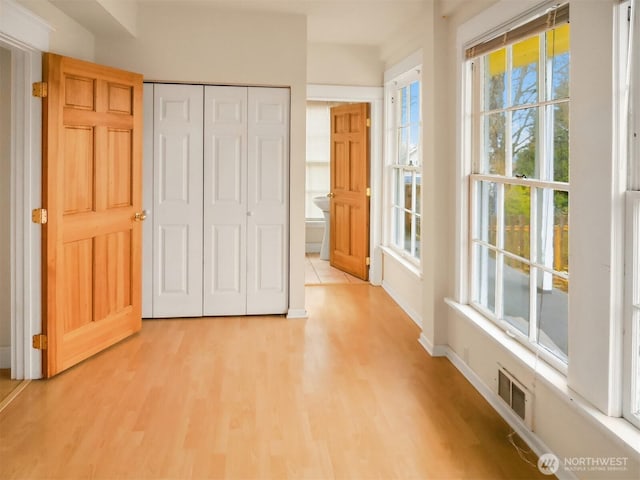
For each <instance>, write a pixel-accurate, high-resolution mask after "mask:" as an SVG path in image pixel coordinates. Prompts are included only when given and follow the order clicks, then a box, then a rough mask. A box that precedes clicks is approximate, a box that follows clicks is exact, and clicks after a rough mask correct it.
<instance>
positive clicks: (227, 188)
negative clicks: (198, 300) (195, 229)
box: [203, 86, 247, 315]
mask: <svg viewBox="0 0 640 480" xmlns="http://www.w3.org/2000/svg"><path fill="white" fill-rule="evenodd" d="M204 104H205V107H204V108H205V113H204V115H205V120H204V138H205V140H204V142H205V143H204V185H205V188H204V232H205V235H204V258H203V261H204V298H203V311H204V315H244V314H245V313H246V291H247V283H246V269H247V263H246V260H247V257H246V253H245V252H246V248H247V244H246V238H247V188H246V179H247V118H246V117H247V113H246V112H247V88H246V87H217V86H207V87H205V102H204Z"/></svg>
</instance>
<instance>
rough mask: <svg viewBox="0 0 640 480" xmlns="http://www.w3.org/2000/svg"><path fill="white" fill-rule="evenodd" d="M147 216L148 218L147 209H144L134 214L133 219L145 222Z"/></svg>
mask: <svg viewBox="0 0 640 480" xmlns="http://www.w3.org/2000/svg"><path fill="white" fill-rule="evenodd" d="M146 218H147V211H146V210H142V211H141V212H136V213H135V215H134V216H133V219H134V220H135V221H136V222H144V221H145V219H146Z"/></svg>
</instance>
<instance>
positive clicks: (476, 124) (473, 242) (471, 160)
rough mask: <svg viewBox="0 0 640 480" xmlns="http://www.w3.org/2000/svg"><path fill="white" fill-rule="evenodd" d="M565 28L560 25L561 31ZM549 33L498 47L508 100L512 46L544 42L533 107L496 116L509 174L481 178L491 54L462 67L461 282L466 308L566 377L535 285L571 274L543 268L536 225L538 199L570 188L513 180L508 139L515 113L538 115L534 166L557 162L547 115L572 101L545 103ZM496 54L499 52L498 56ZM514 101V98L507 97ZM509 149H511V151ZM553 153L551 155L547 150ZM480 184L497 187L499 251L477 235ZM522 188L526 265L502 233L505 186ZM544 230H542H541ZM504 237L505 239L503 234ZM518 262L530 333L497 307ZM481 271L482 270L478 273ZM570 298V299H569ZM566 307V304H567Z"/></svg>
mask: <svg viewBox="0 0 640 480" xmlns="http://www.w3.org/2000/svg"><path fill="white" fill-rule="evenodd" d="M560 26H561V25H558V27H560ZM549 30H551V29H548V30H544V31H541V32H536V33H534V34H532V35H530V36H527V37H526V38H519V39H517V40H516V41H514V42H512V43H507V44H506V45H504V46H501V47H498V48H497V50H499V49H500V48H504V49H505V55H506V62H507V63H506V65H505V68H506V71H507V72H509V73H508V74H507V75H506V77H507V79H508V81H507V82H506V86H505V94H508V93H509V91H510V79H511V73H510V72H512V71H513V66H512V65H511V58H512V57H511V54H510V52H511V49H512V47H513V45H515V44H518V43H519V42H523V41H526V40H527V39H530V38H533V37H534V36H537V37H539V38H540V41H539V43H538V46H539V55H538V60H537V61H538V66H537V82H538V85H537V89H538V97H537V99H536V101H535V102H527V103H526V106H523V105H513V104H512V103H511V102H510V101H507V102H506V103H505V105H504V106H503V107H501V108H498V110H496V111H504V112H505V119H506V121H507V126H506V127H505V129H506V130H505V171H504V172H503V173H502V174H493V173H486V172H482V170H481V168H480V166H481V163H482V161H483V154H482V150H483V147H484V136H483V135H482V133H481V132H482V119H483V118H484V117H485V116H487V117H488V116H489V114H490V113H489V112H493V110H491V109H490V108H488V107H487V108H483V105H482V103H481V102H483V98H484V97H483V95H484V90H483V89H484V81H485V79H484V78H483V73H484V68H485V67H484V64H483V62H484V61H486V60H485V59H488V55H489V53H490V52H484V53H483V54H481V55H479V56H476V57H474V58H469V59H467V60H466V61H465V62H464V65H463V71H465V72H466V75H465V78H464V81H463V85H464V88H465V93H466V98H465V100H466V102H465V103H466V105H465V107H466V108H465V109H466V111H467V112H468V114H467V116H466V117H467V125H466V129H465V130H466V134H467V137H466V138H467V141H468V143H467V147H466V149H467V151H466V152H463V154H464V155H466V159H467V162H468V169H467V189H466V195H468V196H466V198H467V201H468V208H469V214H468V215H469V217H468V221H467V224H466V226H465V231H466V235H467V238H466V242H465V243H466V246H467V252H466V275H465V276H464V277H463V278H464V279H465V283H466V285H465V286H464V287H463V288H464V290H463V291H464V292H465V293H467V294H468V297H467V303H468V304H469V305H470V306H471V307H472V308H474V309H475V310H477V311H479V312H480V313H481V314H482V315H483V316H484V317H486V318H488V319H489V320H491V321H492V322H494V323H496V324H497V325H498V326H499V327H500V328H501V329H502V330H504V331H505V332H506V333H507V334H508V335H509V336H510V337H512V338H514V339H515V340H517V341H518V342H520V343H521V344H523V345H524V346H526V347H527V348H529V349H530V350H533V351H534V352H535V353H536V355H538V356H540V357H541V358H542V359H544V360H545V361H546V362H547V363H549V364H550V365H552V366H553V367H554V368H555V369H557V370H559V371H560V372H562V373H564V374H566V373H567V371H568V356H564V355H562V356H560V355H556V354H554V353H553V352H552V351H551V349H550V348H549V347H547V346H545V345H544V344H543V343H540V341H539V324H538V318H537V315H536V313H537V312H536V309H537V305H536V303H537V299H536V295H535V291H536V285H537V284H538V279H537V276H536V275H537V272H542V273H543V274H544V273H545V272H546V273H549V274H551V275H552V278H553V277H559V278H562V279H563V280H565V281H567V282H568V281H569V274H568V272H567V273H564V272H561V271H558V270H555V269H554V268H553V266H552V267H551V268H549V267H548V266H545V265H542V262H541V261H540V260H539V257H538V255H537V253H538V252H536V245H537V243H536V239H537V237H536V233H539V228H538V227H539V226H538V225H537V211H536V203H537V202H536V196H537V194H538V191H539V190H540V191H543V190H547V191H549V190H550V191H551V192H557V191H563V192H567V194H569V193H570V186H569V182H568V181H566V182H563V181H557V180H548V179H537V178H526V177H524V178H522V177H518V176H516V175H515V172H513V171H512V159H511V156H512V152H511V150H512V147H513V145H512V140H513V139H512V138H511V137H510V134H511V132H510V129H509V120H510V118H511V115H512V113H513V112H517V111H520V110H524V108H535V109H536V115H537V116H536V120H535V121H536V124H537V132H538V134H537V138H536V139H535V148H536V150H537V151H538V152H539V154H538V158H539V159H540V160H536V162H538V161H541V162H542V164H543V166H544V162H543V161H542V160H541V159H543V158H547V161H549V160H548V157H549V156H551V161H553V147H549V145H550V142H551V144H553V129H554V124H553V123H552V122H549V121H548V120H549V114H548V113H547V111H548V110H549V109H552V108H554V106H555V105H558V104H566V105H570V96H568V97H567V98H566V99H564V98H563V99H559V100H558V99H553V98H547V93H546V92H545V86H546V85H545V82H546V76H545V73H546V68H547V64H548V62H549V58H550V57H549V56H548V55H547V48H546V43H545V42H546V40H545V39H546V33H547V31H549ZM494 51H496V50H494ZM507 96H510V95H507ZM510 147H511V148H510ZM550 148H551V151H549V149H550ZM482 182H488V183H491V184H493V185H496V188H497V198H498V200H497V203H498V204H499V205H497V206H496V208H497V220H496V222H497V226H496V228H497V231H496V234H497V235H498V238H497V239H496V242H495V245H491V244H489V243H487V242H484V241H482V239H480V238H478V237H479V236H478V235H476V233H477V232H478V228H479V219H480V213H479V210H480V206H479V205H478V202H477V201H476V199H477V198H478V188H479V186H480V185H481V183H482ZM508 185H511V186H521V187H526V188H528V189H529V199H530V207H529V213H528V214H529V225H530V231H529V245H530V247H529V249H530V250H529V255H528V259H527V258H524V257H522V256H519V255H517V254H515V253H513V252H510V251H509V250H508V249H507V247H506V245H505V243H504V238H502V237H503V236H504V231H505V229H506V227H507V225H506V223H505V221H504V218H503V217H504V213H503V212H504V205H505V201H504V191H505V190H506V186H508ZM540 228H542V227H540ZM501 232H502V234H501ZM477 247H480V248H484V250H485V251H486V253H487V255H490V252H491V251H493V252H494V254H495V258H496V262H497V265H496V269H495V287H494V289H495V290H494V295H495V298H496V301H495V305H494V310H495V313H494V312H493V311H491V310H489V309H488V308H485V307H484V306H483V305H482V304H481V303H480V302H479V301H476V299H477V298H479V296H478V295H479V289H480V283H481V281H482V279H481V272H480V271H479V268H478V264H477V261H476V260H477V259H476V253H475V252H474V250H475V249H476V248H477ZM508 258H511V259H514V260H515V261H519V262H521V263H523V264H524V265H528V266H529V267H530V271H529V274H528V275H529V277H528V282H529V286H528V287H529V315H528V320H527V324H526V325H527V333H524V332H522V331H520V330H519V329H518V328H516V326H515V325H513V324H512V323H510V322H508V321H507V320H506V318H503V317H504V316H503V315H502V309H501V308H500V307H499V305H500V304H501V303H502V302H504V292H503V291H502V285H501V279H502V273H503V272H504V270H505V268H506V265H504V260H505V259H508ZM480 270H481V269H480ZM567 295H568V293H567ZM567 302H568V299H567ZM565 321H566V322H567V337H568V335H569V331H568V321H569V319H568V315H567V318H566V319H565Z"/></svg>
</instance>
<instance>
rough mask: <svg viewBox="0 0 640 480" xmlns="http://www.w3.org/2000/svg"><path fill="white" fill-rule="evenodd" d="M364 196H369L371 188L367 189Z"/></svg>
mask: <svg viewBox="0 0 640 480" xmlns="http://www.w3.org/2000/svg"><path fill="white" fill-rule="evenodd" d="M366 195H367V197H370V196H371V187H367V190H366Z"/></svg>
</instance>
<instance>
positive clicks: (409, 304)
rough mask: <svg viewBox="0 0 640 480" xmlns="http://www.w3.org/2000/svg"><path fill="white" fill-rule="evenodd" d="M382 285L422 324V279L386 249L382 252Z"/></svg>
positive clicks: (415, 320) (412, 317) (419, 324)
mask: <svg viewBox="0 0 640 480" xmlns="http://www.w3.org/2000/svg"><path fill="white" fill-rule="evenodd" d="M382 287H383V288H384V289H385V291H386V292H387V293H388V294H389V295H390V296H391V297H392V298H393V299H394V300H395V301H396V303H397V304H398V305H400V306H401V307H402V309H403V310H404V311H405V312H406V313H407V314H408V315H409V316H410V317H411V319H412V320H413V321H414V322H415V323H416V324H417V325H418V326H422V321H423V312H424V309H423V298H422V279H421V278H420V275H419V274H418V273H417V272H416V271H412V270H409V269H408V268H407V267H406V266H405V265H404V264H403V262H402V261H400V260H398V257H396V255H394V254H392V253H390V252H389V251H386V250H385V251H384V252H383V254H382Z"/></svg>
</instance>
